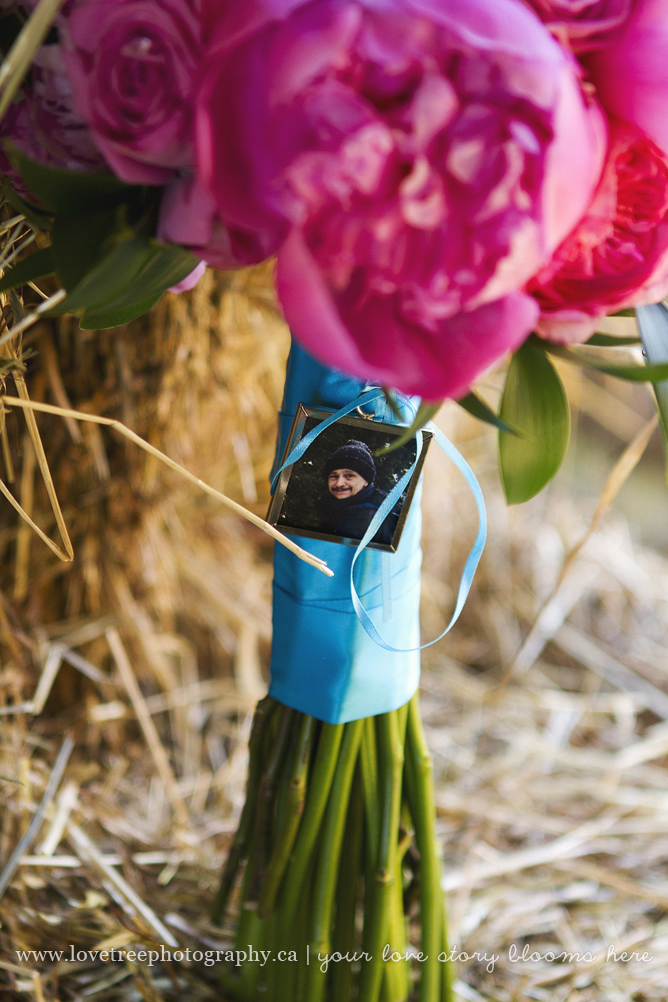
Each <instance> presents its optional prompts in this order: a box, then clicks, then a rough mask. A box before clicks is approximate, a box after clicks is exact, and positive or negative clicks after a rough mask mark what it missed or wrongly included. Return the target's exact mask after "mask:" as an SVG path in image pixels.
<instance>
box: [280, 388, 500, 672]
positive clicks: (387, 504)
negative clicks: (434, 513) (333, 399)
mask: <svg viewBox="0 0 668 1002" xmlns="http://www.w3.org/2000/svg"><path fill="white" fill-rule="evenodd" d="M398 397H399V399H400V400H401V402H402V403H403V404H404V406H405V407H406V408H407V409H408V411H409V412H412V413H413V414H415V406H414V404H413V401H411V400H410V399H409V398H408V397H406V396H404V394H398ZM380 399H384V393H383V390H382V389H381V387H372V388H371V389H368V390H365V391H364V392H363V393H361V394H360V395H359V396H358V397H356V398H355V399H354V400H352V401H350V402H349V403H347V404H345V405H344V406H343V407H340V408H339V409H338V410H337V411H335V412H334V413H333V414H330V415H329V417H327V418H325V419H324V420H323V421H321V422H320V423H319V424H317V425H316V426H315V428H312V429H311V431H310V432H308V434H306V435H304V437H303V438H302V439H300V440H299V442H298V443H297V444H296V445H295V447H294V448H293V449H291V451H290V453H289V455H288V456H287V458H286V459H285V460H284V462H283V463H282V464H281V465H280V466H279V467H278V469H277V470H276V472H275V473H274V475H273V478H272V490H273V489H274V487H275V485H276V482H277V480H278V477H279V476H280V474H281V473H282V471H283V470H284V469H285V468H286V467H288V466H292V465H293V464H294V463H296V462H297V461H298V460H299V459H301V457H302V456H303V455H304V453H305V452H306V450H307V449H308V448H309V446H310V445H312V444H313V442H314V441H315V440H316V438H317V437H318V436H319V435H321V434H322V433H323V431H325V430H326V429H327V428H329V427H330V426H331V425H333V424H335V423H336V422H337V421H339V420H340V419H341V418H342V417H345V416H346V415H347V414H350V413H351V411H354V410H357V408H358V407H363V406H366V405H368V404H373V403H375V402H376V401H378V400H380ZM424 427H425V429H426V430H427V431H430V432H432V434H433V435H434V438H435V440H436V442H437V444H438V445H439V446H440V448H441V449H442V450H443V452H444V453H445V454H446V455H447V456H448V458H449V459H450V460H452V462H453V463H454V464H455V466H456V467H457V469H458V470H459V471H460V472H461V473H462V474H463V476H464V478H465V479H466V482H467V484H468V485H469V487H470V489H471V493H472V494H473V497H474V499H475V503H476V507H477V509H478V534H477V536H476V538H475V542H474V544H473V546H472V548H471V552H470V553H469V555H468V557H467V560H466V564H465V565H464V570H463V572H462V577H461V580H460V582H459V591H458V593H457V603H456V605H455V611H454V612H453V614H452V617H451V619H450V622H449V623H448V625H447V626H446V627H445V629H444V630H443V632H442V633H440V634H439V635H438V637H436V639H435V640H430V641H428V642H427V643H426V644H419V645H417V646H416V647H394V646H393V645H392V644H389V643H387V642H386V641H385V640H383V638H382V637H381V635H380V633H379V632H378V630H377V628H376V626H375V625H374V623H373V620H372V619H371V617H370V615H369V613H368V612H367V611H366V609H365V608H364V606H363V605H362V602H361V600H360V597H359V595H358V593H357V589H356V587H355V579H354V572H355V565H356V563H357V561H358V559H359V558H360V556H361V555H362V553H363V552H364V550H365V549H366V547H367V545H368V544H369V543H370V542H371V540H372V539H373V538H374V536H375V535H376V533H377V532H378V530H379V529H380V527H381V525H382V524H383V522H384V521H385V519H386V518H387V516H388V515H389V514H390V512H391V511H392V510H393V509H394V507H395V505H396V504H397V502H398V501H399V499H400V498H401V496H402V494H403V493H404V491H405V490H406V488H407V487H408V484H409V483H410V480H411V477H412V476H413V473H414V471H415V467H416V465H417V463H418V460H419V458H420V454H421V452H422V442H423V437H422V431H421V430H418V431H417V432H416V436H415V438H416V451H415V459H414V460H413V463H412V464H411V466H410V467H409V469H408V470H406V472H405V473H404V474H403V476H402V477H401V479H400V480H399V481H398V482H397V483H396V484H395V485H394V487H393V488H392V489H391V490H390V492H389V493H388V495H387V497H386V498H385V499H384V500H383V501H382V502H381V504H380V506H379V507H378V509H377V511H376V512H375V514H374V515H373V518H372V519H371V522H370V523H369V527H368V529H367V530H366V532H365V533H364V535H363V536H362V539H361V540H360V542H359V545H358V546H357V549H356V551H355V555H354V557H353V559H352V563H351V566H350V595H351V598H352V603H353V607H354V609H355V613H356V615H357V618H358V619H359V621H360V623H361V624H362V626H363V627H364V629H365V630H366V632H367V634H368V635H369V636H370V637H371V639H372V640H373V641H374V643H376V644H378V646H379V647H382V648H383V649H384V650H386V651H391V652H392V653H394V654H408V653H410V652H411V651H421V650H423V649H424V648H425V647H431V646H432V644H435V643H438V641H439V640H442V639H443V637H444V636H445V635H446V633H449V632H450V630H451V629H452V627H453V626H454V625H455V623H456V622H457V620H458V619H459V616H460V614H461V611H462V609H463V608H464V604H465V602H466V599H467V597H468V594H469V591H470V590H471V584H472V582H473V576H474V574H475V572H476V568H477V567H478V564H479V562H480V557H481V556H482V551H483V549H484V547H485V540H486V538H487V513H486V510H485V501H484V498H483V496H482V491H481V490H480V484H479V483H478V481H477V480H476V478H475V474H474V473H473V470H472V469H471V467H470V466H469V464H468V463H467V462H466V460H465V459H464V457H463V456H462V455H461V454H460V453H459V452H458V451H457V449H456V448H455V446H454V445H453V444H452V442H451V441H450V440H449V439H448V438H446V436H445V435H444V434H443V432H442V431H440V430H439V429H438V428H437V427H436V425H434V424H433V423H432V422H431V421H429V422H427V424H425V425H424ZM383 566H384V567H386V566H387V565H383ZM385 578H387V579H389V580H391V577H390V576H389V575H388V574H387V573H386V574H385ZM388 604H389V603H388V600H387V597H386V596H385V594H384V602H383V605H384V613H383V618H384V619H385V620H387V619H388Z"/></svg>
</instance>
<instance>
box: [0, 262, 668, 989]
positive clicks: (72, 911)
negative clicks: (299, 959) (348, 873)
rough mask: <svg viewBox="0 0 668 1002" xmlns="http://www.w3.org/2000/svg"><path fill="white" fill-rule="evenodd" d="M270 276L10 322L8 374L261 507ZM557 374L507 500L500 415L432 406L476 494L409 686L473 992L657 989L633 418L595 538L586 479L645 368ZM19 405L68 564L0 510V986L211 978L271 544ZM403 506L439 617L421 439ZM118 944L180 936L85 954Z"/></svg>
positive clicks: (445, 497) (651, 709) (651, 728)
mask: <svg viewBox="0 0 668 1002" xmlns="http://www.w3.org/2000/svg"><path fill="white" fill-rule="evenodd" d="M269 288H270V277H269V275H268V274H267V272H266V271H265V270H262V269H259V270H255V271H253V272H250V273H246V274H242V275H239V276H236V277H234V278H232V279H229V280H224V281H222V282H220V281H218V282H217V283H216V282H215V281H214V279H212V278H210V277H208V278H207V279H206V280H205V282H204V283H201V285H200V286H198V288H197V289H196V290H195V291H194V292H193V293H192V294H190V295H189V296H185V297H180V298H176V297H172V298H169V297H168V301H167V302H165V303H163V304H160V305H159V306H158V307H157V308H156V309H155V310H154V311H153V313H152V315H150V316H149V318H147V319H145V320H142V321H140V322H138V323H136V324H134V325H131V326H130V327H129V328H126V329H121V330H120V331H110V332H100V333H94V334H91V333H84V332H79V331H77V330H76V329H75V328H74V326H71V325H70V326H68V325H67V324H66V323H63V324H61V325H59V326H56V325H55V324H54V325H47V324H46V323H44V324H42V325H40V326H39V327H38V328H37V329H36V330H35V331H34V332H33V334H31V335H30V336H29V338H27V339H26V344H25V348H28V349H30V348H32V349H35V351H36V354H35V355H34V356H33V358H32V360H28V363H27V364H28V387H29V390H30V392H31V394H32V395H33V397H34V398H36V399H46V400H49V401H51V402H56V403H60V404H67V403H68V402H69V403H71V404H72V406H74V407H77V408H79V409H83V410H87V411H89V412H94V413H99V414H105V415H108V416H111V417H114V418H118V419H120V420H121V421H123V422H124V423H125V424H126V425H128V426H129V427H131V428H133V429H134V430H135V431H137V432H138V433H139V434H140V435H142V436H143V437H145V438H147V439H149V440H150V441H151V442H152V443H153V444H154V445H156V446H157V447H159V448H160V449H162V450H163V451H164V452H166V453H167V454H168V455H170V456H171V457H172V458H174V459H175V460H177V461H178V462H180V463H182V464H183V465H184V466H186V467H187V468H188V469H190V470H192V471H193V472H194V473H196V474H197V475H198V476H200V477H201V478H202V479H204V480H205V481H207V482H208V483H210V484H211V485H212V486H214V487H216V488H217V489H218V490H221V491H223V492H225V493H227V494H229V495H230V496H232V497H233V498H235V499H236V500H238V501H240V502H241V503H243V504H245V505H246V506H248V507H250V508H251V509H252V510H254V511H256V512H257V513H259V514H264V511H265V508H266V501H267V486H266V481H267V473H268V469H269V466H270V463H271V458H272V439H273V435H274V429H275V412H276V409H277V407H278V405H279V402H280V389H281V382H282V367H283V364H284V360H285V356H286V353H287V347H288V341H287V333H286V331H285V329H284V328H283V326H282V324H281V322H280V319H279V318H278V316H277V314H276V311H275V309H274V305H273V300H272V297H271V294H270V292H269V291H268V290H269ZM564 375H565V376H566V377H567V378H568V380H569V389H570V392H571V397H572V399H574V401H575V403H576V409H575V419H576V423H577V428H576V431H577V434H576V436H575V439H576V441H575V445H574V448H573V449H572V451H571V453H570V454H569V457H568V459H567V463H566V467H565V469H564V471H563V473H562V474H561V475H560V477H559V478H558V480H557V482H556V483H555V484H554V485H553V486H552V487H551V488H550V489H549V490H548V491H547V492H545V493H544V494H543V495H541V496H540V497H539V498H537V499H535V500H534V501H533V502H531V503H530V504H528V505H525V506H524V507H523V508H521V509H512V510H508V509H507V508H506V507H505V505H504V503H503V500H502V494H501V489H500V486H499V481H498V475H497V472H496V460H495V444H494V434H493V432H492V431H491V430H488V429H486V428H483V427H482V426H480V425H478V424H476V423H475V422H474V421H473V420H472V419H470V418H469V417H468V416H467V415H465V414H464V413H463V412H459V411H458V409H457V408H456V406H455V405H448V406H446V407H445V408H444V409H443V411H442V412H441V414H440V416H439V419H438V420H439V422H440V423H441V425H442V427H443V429H444V430H445V431H446V433H448V434H450V435H451V437H452V438H453V440H455V441H456V442H457V444H459V446H460V448H461V449H462V451H463V452H464V454H465V455H466V457H467V458H468V459H469V461H470V463H471V464H472V466H473V468H474V470H475V472H476V473H477V475H478V476H479V478H480V480H481V482H482V485H483V489H484V492H485V496H486V499H487V502H488V506H489V515H490V539H489V544H488V547H487V550H486V553H485V556H484V558H483V562H482V564H481V568H480V571H479V574H478V576H477V578H476V583H475V587H474V590H473V594H472V596H471V598H470V600H469V603H468V605H467V608H466V610H465V613H464V615H463V617H462V620H461V622H460V623H459V624H458V626H457V627H456V629H455V630H454V631H453V633H452V634H451V636H450V637H449V638H448V639H446V640H445V641H442V642H441V643H440V644H438V645H436V646H435V647H434V648H431V649H430V650H429V651H428V652H427V653H426V655H425V671H424V675H423V687H422V707H423V712H424V716H425V722H426V726H427V733H428V737H429V740H430V744H431V748H432V750H433V754H434V761H435V767H436V776H437V804H438V825H439V835H440V838H441V840H442V843H443V850H444V860H445V882H446V886H447V887H448V889H449V891H450V939H451V944H452V947H453V949H454V950H456V953H457V955H459V956H460V959H459V962H458V979H459V980H458V982H457V986H456V987H457V991H458V997H459V998H460V999H465V1000H472V1002H477V1000H480V999H485V1000H487V999H489V1000H495V1002H511V1000H524V999H527V1000H528V999H531V1000H538V1002H541V1000H550V1002H552V1000H554V1002H566V1000H573V1002H575V1000H577V1002H599V1000H601V1002H602V1000H606V1002H607V1000H610V1002H628V1000H630V999H632V1000H634V1002H650V1000H652V1002H653V1000H657V1002H658V1000H662V999H664V998H665V997H666V994H667V992H668V918H667V916H666V912H667V909H668V866H667V864H668V836H666V834H665V832H666V828H667V821H668V782H667V780H668V772H667V768H666V766H667V764H668V758H667V755H668V655H667V654H666V643H665V641H666V634H667V632H668V561H667V560H666V558H665V557H664V556H663V555H662V548H663V547H665V546H666V543H667V542H668V539H667V538H666V530H665V518H664V519H662V518H661V517H657V514H656V513H657V511H659V512H661V511H665V503H666V496H665V495H663V494H662V493H661V491H662V490H663V488H662V487H659V488H658V489H657V491H655V485H656V483H657V481H660V478H661V473H660V465H659V464H660V458H659V454H660V446H659V444H658V442H657V436H655V437H654V438H653V439H652V440H651V441H650V445H649V447H648V449H647V454H646V456H645V458H644V459H643V460H642V462H641V463H640V465H639V466H638V469H637V470H636V472H635V473H634V474H633V475H632V476H631V478H630V479H629V480H628V482H627V483H626V485H625V486H623V487H622V489H621V492H620V494H619V496H618V498H617V501H615V502H614V503H613V506H612V508H611V510H610V511H608V512H607V513H603V512H602V511H600V512H599V514H601V516H602V517H600V519H598V520H597V522H596V524H595V525H594V526H593V531H591V532H589V534H588V530H590V529H592V517H593V515H594V511H595V508H596V501H597V496H598V495H599V494H600V492H601V490H602V488H603V485H604V482H605V479H606V477H607V475H608V473H609V472H610V470H611V469H612V468H613V466H614V464H615V462H616V460H617V459H618V458H619V456H621V455H622V454H623V453H624V450H627V451H626V456H627V459H628V458H630V459H631V460H634V459H635V458H637V455H636V453H639V452H640V450H641V448H642V443H641V444H638V443H637V442H636V444H635V445H634V443H633V440H634V436H636V434H637V433H640V434H642V430H643V428H644V427H645V426H646V422H647V421H648V420H649V419H650V418H651V414H652V408H651V402H650V400H649V396H648V395H647V394H646V392H645V391H644V390H642V389H633V390H624V389H623V388H618V387H617V386H614V385H613V384H612V383H611V382H610V381H608V380H606V379H602V380H600V381H596V382H594V381H591V380H589V379H587V380H583V379H581V377H580V376H579V375H578V374H577V372H573V371H569V372H565V373H564ZM497 389H498V381H497V380H496V378H495V377H492V378H491V379H490V381H489V383H488V384H487V385H486V386H485V387H483V393H486V394H487V398H488V399H489V400H490V401H491V402H493V400H494V393H495V392H496V390H497ZM7 390H8V392H10V393H13V392H14V387H13V385H12V379H11V377H8V378H7ZM613 393H614V394H621V397H616V396H613V395H612V394H613ZM38 423H39V428H40V432H41V436H42V439H43V442H44V449H45V455H46V457H47V460H48V463H49V469H50V473H51V475H52V478H53V483H54V487H55V490H56V492H57V493H58V496H59V498H60V501H61V504H62V507H63V514H64V518H65V521H66V523H67V525H68V527H69V530H70V533H71V536H72V541H73V544H74V549H75V559H74V561H73V562H72V563H71V564H64V563H62V562H60V561H59V560H58V558H57V557H56V556H55V555H54V554H53V553H52V552H51V551H49V550H48V549H47V548H46V546H44V544H43V543H42V542H40V541H39V540H37V539H36V538H35V537H34V535H33V534H32V530H30V529H29V528H27V527H26V528H22V527H19V525H18V522H17V518H16V515H15V513H14V512H13V511H12V509H11V508H10V507H9V505H8V504H4V502H3V507H2V509H1V511H0V551H1V556H0V568H1V570H0V575H1V587H2V601H1V603H0V633H1V639H2V649H1V654H2V666H1V668H0V693H1V705H0V803H1V804H2V814H1V817H0V874H2V873H3V872H5V873H6V874H7V878H6V884H7V886H6V887H5V888H4V891H3V893H2V897H1V898H0V987H2V988H3V989H6V990H7V991H8V992H9V996H10V997H12V996H13V997H16V998H25V999H31V1000H32V999H35V1000H36V1002H42V1000H45V1002H52V1000H56V999H59V1000H61V1002H66V1000H83V999H96V1000H97V999H99V1000H102V999H109V1000H121V999H122V1000H124V1002H126V1000H127V1002H134V1000H136V1002H140V1000H147V1002H157V1000H163V999H164V1000H168V999H182V998H183V997H184V995H187V997H188V998H190V999H193V1000H195V999H208V998H211V999H213V998H216V999H221V998H222V997H223V996H222V993H221V991H220V989H219V988H218V985H217V982H216V972H215V966H211V964H210V962H209V961H208V960H207V955H208V956H209V957H210V956H211V953H210V951H216V950H222V949H225V947H226V946H227V945H228V941H227V938H226V935H227V932H226V930H225V929H222V930H221V929H217V928H214V927H213V926H211V925H210V924H209V921H208V910H209V908H210V904H211V901H212V899H213V896H214V894H215V889H216V885H217V879H218V874H219V872H220V868H221V864H222V861H223V859H224V857H225V852H226V849H227V847H228V845H229V842H230V838H231V834H232V832H233V831H234V827H235V823H236V820H237V818H238V816H239V811H240V809H241V805H242V802H243V791H244V780H245V770H246V741H247V738H248V732H249V726H250V719H251V713H252V708H253V706H254V703H255V701H256V699H257V698H258V696H259V695H261V694H262V692H263V689H264V687H265V685H266V681H265V679H266V674H265V673H266V661H267V655H268V644H269V639H270V575H271V569H270V558H271V545H270V544H269V542H268V541H267V540H266V538H265V537H264V536H263V535H262V534H261V533H260V532H259V531H257V530H255V529H253V528H252V527H250V526H248V525H247V524H246V523H242V522H240V521H239V520H238V519H237V518H235V517H234V516H233V515H230V514H228V513H227V512H226V511H225V509H223V508H222V507H221V506H220V505H219V504H218V503H217V502H215V501H214V500H212V499H211V498H209V497H206V496H205V495H202V494H199V493H198V492H197V491H196V489H195V488H194V487H193V486H191V485H189V484H186V483H185V482H183V481H182V480H180V479H178V477H177V475H176V474H174V473H172V472H169V471H165V470H164V469H163V468H162V467H161V465H160V463H159V462H158V461H157V460H155V459H154V458H152V457H150V456H146V454H144V453H142V452H140V451H139V450H137V449H136V448H135V447H134V446H132V445H130V444H128V443H127V442H125V441H124V440H122V439H120V438H119V437H118V436H117V435H115V433H114V432H112V431H109V430H108V429H102V430H100V429H99V428H98V429H96V428H95V426H90V425H87V426H81V428H80V429H79V426H77V425H74V424H73V425H71V426H69V427H68V426H67V425H65V424H63V423H61V422H60V421H59V420H58V419H55V418H40V419H39V422H38ZM91 428H92V429H93V430H91ZM24 429H25V423H24V421H23V418H17V417H16V416H15V415H14V414H11V415H9V416H8V417H7V424H6V433H5V434H4V436H3V438H4V446H5V450H4V451H5V456H6V455H7V452H8V453H9V459H10V464H11V466H12V467H13V469H14V483H13V485H12V491H13V492H14V495H15V496H16V497H17V498H19V499H20V500H21V501H22V503H23V506H24V508H26V509H27V510H28V511H29V512H31V513H32V515H33V518H34V520H35V521H36V522H37V524H39V525H40V526H42V528H43V529H44V530H45V531H46V532H48V533H51V534H52V535H53V538H56V536H55V523H54V519H53V517H52V515H50V514H49V512H50V506H49V501H48V497H47V493H46V490H45V489H44V487H43V484H42V480H41V471H40V469H39V464H38V463H36V462H35V457H34V454H33V453H32V452H31V446H30V444H29V442H28V439H27V437H26V433H25V430H24ZM630 465H632V462H629V463H627V467H629V466H630ZM627 472H628V469H623V468H621V467H620V468H618V474H619V476H618V477H617V479H616V480H615V479H614V478H613V480H612V481H611V482H609V484H608V497H607V499H608V500H612V495H613V494H614V493H615V492H616V490H617V488H618V487H619V486H620V485H621V483H622V481H623V480H624V478H625V474H626V473H627ZM3 479H4V480H9V479H11V477H10V474H9V472H8V470H7V465H6V464H5V468H4V475H3ZM666 490H668V488H666ZM657 497H658V499H659V500H655V498H657ZM424 511H425V543H426V545H425V552H426V554H427V556H426V559H425V574H424V587H423V596H424V598H423V618H424V633H425V636H429V635H436V633H438V632H440V629H441V628H442V626H443V624H444V622H445V621H446V619H447V617H448V616H449V611H450V609H451V607H452V604H453V598H454V594H455V591H456V584H457V581H458V575H459V573H460V571H461V567H462V565H463V560H464V558H465V552H466V546H467V545H470V542H471V541H472V539H473V535H474V524H473V513H472V511H471V501H470V499H469V496H468V495H467V491H466V488H465V486H464V485H463V484H462V483H461V482H460V481H459V479H458V475H457V474H456V473H455V472H453V471H452V470H451V469H449V468H448V466H447V464H446V461H445V460H444V459H443V458H442V457H439V456H436V455H431V456H430V457H429V460H428V468H427V472H426V490H425V502H424ZM583 540H584V542H583ZM580 544H582V545H580ZM35 819H36V820H35ZM40 821H41V823H39V824H38V823H37V822H40ZM31 822H32V824H31ZM17 852H18V854H17ZM3 868H4V869H3ZM2 880H3V878H2V876H1V875H0V885H1V884H2ZM72 947H74V959H72V952H71V951H72ZM112 949H114V950H118V951H121V950H124V951H128V950H130V951H135V952H138V951H140V950H142V949H143V950H145V951H151V950H152V951H158V952H161V951H163V950H166V951H170V950H171V951H172V952H174V951H176V950H180V951H186V950H189V951H190V953H189V954H188V956H189V957H190V959H187V958H186V959H183V960H181V961H178V960H177V961H174V959H172V961H171V962H168V961H164V962H163V961H161V960H159V961H157V962H153V963H152V964H149V962H148V961H147V960H146V959H144V961H141V960H139V959H134V960H133V959H128V958H127V957H125V959H124V960H122V961H118V962H108V963H104V962H103V961H102V960H101V959H100V958H99V956H98V957H97V958H94V959H91V957H90V955H88V956H85V955H84V952H83V951H96V950H97V951H102V950H107V951H111V950H112ZM17 951H23V953H22V955H19V953H18V952H17ZM25 951H63V956H62V957H61V959H60V960H57V959H56V958H55V957H54V956H52V957H51V958H50V957H49V956H47V955H46V954H44V953H43V954H42V956H41V958H37V957H36V956H35V955H33V956H32V957H28V955H27V953H26V952H25ZM207 951H209V952H208V954H207ZM77 954H79V959H77ZM163 955H164V954H163ZM624 955H625V956H626V958H627V959H623V957H624ZM193 958H195V959H193Z"/></svg>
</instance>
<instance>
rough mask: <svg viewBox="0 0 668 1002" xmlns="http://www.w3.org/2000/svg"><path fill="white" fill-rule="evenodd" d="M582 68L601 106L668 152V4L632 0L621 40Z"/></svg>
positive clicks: (666, 0)
mask: <svg viewBox="0 0 668 1002" xmlns="http://www.w3.org/2000/svg"><path fill="white" fill-rule="evenodd" d="M586 65H587V67H588V69H589V71H590V73H591V79H592V81H593V83H594V84H595V85H596V88H597V91H598V95H599V98H600V100H601V103H602V104H603V106H604V107H605V108H606V109H607V110H608V111H610V112H611V113H612V114H613V115H617V116H618V117H619V118H625V119H626V120H627V121H629V122H632V123H633V125H637V126H638V128H640V129H642V130H643V131H644V132H646V133H647V135H648V136H650V137H651V138H652V139H653V140H654V142H655V143H658V145H659V146H660V147H661V149H662V150H663V151H664V152H665V153H668V113H667V109H668V0H636V3H635V8H634V13H633V16H632V17H631V18H630V19H629V21H628V22H627V23H626V25H625V27H624V30H623V31H622V33H621V34H620V35H619V37H618V38H616V39H615V40H614V42H613V43H612V44H611V45H608V46H607V47H606V48H603V49H601V50H600V51H598V52H594V53H592V55H591V56H589V57H587V60H586Z"/></svg>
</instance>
